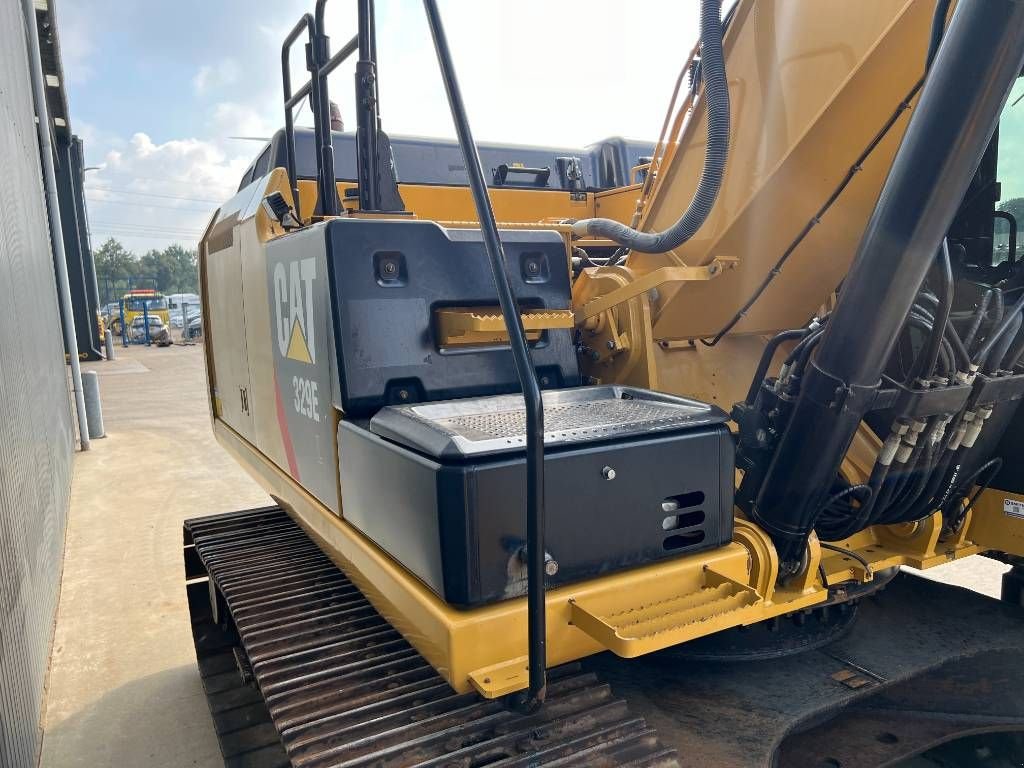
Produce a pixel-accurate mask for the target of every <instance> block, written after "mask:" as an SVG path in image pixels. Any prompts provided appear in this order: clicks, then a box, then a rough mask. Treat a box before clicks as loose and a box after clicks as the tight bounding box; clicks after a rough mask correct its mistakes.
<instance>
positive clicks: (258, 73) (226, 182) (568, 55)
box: [62, 0, 697, 251]
mask: <svg viewBox="0 0 1024 768" xmlns="http://www.w3.org/2000/svg"><path fill="white" fill-rule="evenodd" d="M74 5H75V4H73V3H71V4H66V5H65V6H62V8H65V9H68V8H71V7H73V6H74ZM310 5H311V3H310V0H292V2H288V3H287V4H286V5H285V6H280V5H278V6H275V7H274V8H273V9H267V10H266V12H265V13H263V15H262V18H261V22H262V23H261V24H256V23H254V22H253V21H252V20H250V21H249V22H248V26H245V27H242V26H240V27H238V28H235V29H233V30H229V31H227V32H225V35H226V37H227V39H226V42H225V47H224V48H223V49H222V50H226V51H230V52H231V57H230V58H223V59H220V60H216V59H211V60H206V61H203V60H202V59H199V60H196V59H192V60H189V59H188V58H187V52H186V51H184V50H183V52H182V61H183V62H184V63H183V70H182V71H184V73H185V75H184V78H185V80H186V85H188V84H189V83H190V84H191V88H192V93H193V94H194V95H195V96H196V97H197V98H196V99H195V100H193V101H192V102H191V103H184V104H180V105H176V106H175V108H176V109H179V110H183V111H184V112H186V113H188V117H189V122H187V123H184V124H185V125H188V126H190V127H189V129H188V131H187V134H186V135H184V136H182V135H179V136H177V137H174V138H172V139H171V140H163V136H164V135H165V134H162V133H161V129H160V127H159V125H157V124H151V125H153V126H154V127H153V128H152V129H151V130H150V131H149V132H146V133H143V132H139V133H134V134H132V133H131V131H133V130H135V129H137V128H144V127H147V124H146V123H145V122H141V118H140V122H139V123H136V124H131V125H127V126H125V128H124V129H121V128H114V129H113V130H114V131H115V132H114V133H103V132H102V131H99V130H95V129H94V128H93V127H92V126H85V125H84V124H83V123H82V122H81V121H76V129H77V130H78V132H79V133H80V134H84V135H86V138H87V142H86V147H87V151H88V152H89V154H90V155H91V156H92V157H93V158H96V159H100V158H102V159H103V162H104V163H105V164H106V167H105V168H104V169H103V170H101V171H94V172H91V173H90V174H89V176H88V177H87V178H88V186H91V187H94V189H93V190H92V191H90V192H89V216H90V220H91V221H92V222H93V223H94V240H95V241H97V242H101V241H102V240H103V239H105V237H104V235H103V234H102V232H103V228H102V227H100V226H99V225H97V224H96V222H104V223H105V225H106V226H107V227H108V230H107V231H111V230H113V231H117V232H118V233H119V234H117V236H118V237H119V238H120V239H122V240H123V241H124V242H125V245H126V246H128V247H129V248H132V249H133V250H136V251H144V250H146V249H147V248H150V247H165V246H166V245H167V244H168V243H169V242H171V240H170V239H168V238H173V237H176V236H178V235H179V233H180V238H179V239H180V240H181V242H183V243H185V244H194V243H195V241H196V240H198V236H199V235H198V234H197V232H198V231H199V230H202V229H203V227H204V226H205V224H206V222H207V220H208V218H209V215H210V214H211V213H212V211H213V210H214V209H215V208H216V207H217V204H216V203H210V202H202V201H206V200H218V201H223V200H227V199H228V198H230V197H231V196H232V195H233V193H234V190H235V189H236V187H237V185H238V180H239V179H240V178H241V175H242V173H243V172H244V170H245V168H246V167H247V166H248V164H249V163H250V162H251V161H252V159H253V158H254V157H255V155H256V153H257V152H258V151H259V149H260V145H259V144H257V143H256V142H250V141H236V140H232V139H230V138H229V137H232V136H258V137H262V136H270V135H272V134H273V132H274V131H275V130H276V129H278V128H279V127H280V126H281V125H282V122H283V116H282V107H281V83H280V76H281V75H280V63H279V59H278V57H277V56H276V52H277V51H279V50H280V44H281V41H282V40H283V38H284V36H285V35H286V34H287V32H288V31H289V30H290V29H291V28H292V25H293V23H294V20H295V19H297V18H298V17H299V16H300V15H301V14H302V13H305V12H307V11H308V10H309V8H310ZM355 6H356V4H355V3H329V4H328V5H327V13H328V33H329V34H330V35H331V39H332V43H333V46H334V48H335V50H336V49H337V48H338V47H339V46H340V45H341V44H342V43H343V42H344V41H345V40H347V39H348V37H349V36H350V35H351V34H352V32H354V31H355V28H356V24H355V17H354V16H355V14H354V9H355ZM441 9H442V14H443V16H444V20H445V24H446V31H447V33H448V38H449V41H450V43H451V47H452V51H453V55H454V57H455V65H456V68H457V70H458V74H459V79H460V82H461V85H462V90H463V94H464V97H465V100H466V104H467V107H468V110H469V117H470V120H471V122H472V124H473V129H474V133H475V135H476V137H477V138H478V139H479V140H484V141H487V140H491V141H503V142H514V143H524V144H530V143H534V144H547V145H563V146H570V147H572V146H578V147H582V146H583V145H586V144H589V143H591V142H594V141H598V140H600V139H602V138H604V137H606V136H611V135H626V136H632V137H639V138H649V139H654V138H656V137H657V133H658V131H659V130H660V128H661V121H662V118H663V110H664V109H665V107H666V106H667V101H668V98H669V96H670V95H671V90H672V86H673V85H674V82H675V78H676V75H677V74H678V71H679V67H681V66H682V64H683V62H684V59H685V57H686V54H687V52H688V51H689V49H690V46H691V45H692V43H693V41H694V40H695V39H696V36H697V3H695V2H688V3H672V4H669V3H665V2H664V1H663V0H637V1H636V2H633V3H628V4H622V3H621V2H619V1H618V0H614V1H613V0H559V2H554V3H553V2H550V1H549V0H520V2H517V3H504V2H500V1H499V0H478V2H475V3H464V2H456V0H443V2H442V3H441ZM377 10H378V23H377V34H378V46H379V65H380V93H381V115H382V119H383V125H384V128H385V130H387V131H388V132H389V133H391V134H393V135H394V134H416V135H426V136H453V135H454V131H453V129H452V126H451V118H450V115H449V110H448V104H447V100H446V98H445V95H444V90H443V87H442V84H441V79H440V75H439V73H438V67H437V59H436V57H435V54H434V51H433V47H432V44H431V42H430V35H429V30H428V28H427V25H426V20H425V18H424V15H423V10H422V7H421V6H420V5H419V4H413V3H410V2H409V0H379V2H378V3H377ZM67 15H68V16H70V15H71V14H67ZM79 15H80V14H79ZM69 26H70V25H68V24H63V25H62V31H63V34H64V35H65V37H69V36H70V33H69V32H68V31H66V30H68V27H69ZM524 30H528V31H529V30H532V31H533V32H529V33H528V34H523V31H524ZM538 30H544V31H546V32H547V33H549V34H548V36H547V37H543V36H542V37H541V38H537V37H536V35H535V34H534V32H537V31H538ZM87 32H88V28H87V27H83V28H82V30H81V36H80V38H79V39H77V40H75V41H73V42H72V47H73V48H74V47H75V46H77V48H75V50H76V54H75V55H76V56H78V60H79V61H80V62H81V63H82V64H84V65H86V66H87V64H88V57H89V56H91V55H95V52H93V51H92V50H91V49H90V47H89V39H90V38H89V35H88V34H87ZM538 40H542V41H543V42H537V41H538ZM302 49H303V44H302V41H299V42H298V43H296V45H295V46H294V49H293V56H292V77H293V86H294V87H296V88H297V87H299V86H300V85H301V83H302V82H304V81H305V79H306V71H305V66H304V62H303V56H302ZM595 50H601V51H604V52H605V54H606V55H598V56H594V55H589V54H590V53H593V51H595ZM588 52H589V53H588ZM68 61H69V59H68V56H67V53H66V52H65V63H66V65H67V62H68ZM631 62H632V64H631ZM637 62H642V64H643V66H642V67H640V68H639V69H637V68H636V66H633V65H634V64H636V63H637ZM200 64H201V66H200ZM353 66H354V59H353V60H350V61H348V62H346V64H345V65H344V66H343V67H341V68H340V69H339V70H338V71H337V72H336V73H335V75H334V76H333V77H332V78H331V98H332V99H333V100H335V101H337V102H338V103H339V104H340V105H341V109H342V114H343V115H344V117H345V121H346V124H347V125H348V126H349V128H350V129H351V128H353V127H354V123H355V119H354V115H355V110H354V94H353V87H352V82H353V79H352V73H353ZM188 73H193V75H192V77H191V78H189V77H188ZM296 112H299V113H300V117H299V118H298V122H299V124H308V123H309V120H310V114H309V108H308V106H304V107H303V108H302V109H301V110H296ZM85 131H89V133H88V134H85ZM154 136H156V137H159V138H158V140H154V138H153V137H154ZM91 164H94V165H98V164H99V163H97V162H95V161H91ZM100 186H105V187H107V188H108V189H117V190H122V191H128V192H131V193H132V194H131V195H128V194H124V193H123V192H122V193H116V192H110V191H108V192H104V191H103V190H99V189H95V187H100ZM141 193H151V194H159V195H163V196H164V197H147V196H144V195H143V194H141ZM177 198H191V199H188V200H184V199H177ZM117 225H119V226H120V229H118V228H117ZM125 225H128V226H125ZM146 227H149V228H151V231H150V233H149V236H147V235H146V232H145V229H146ZM125 233H130V234H125ZM136 233H138V234H136Z"/></svg>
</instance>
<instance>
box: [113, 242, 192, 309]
mask: <svg viewBox="0 0 1024 768" xmlns="http://www.w3.org/2000/svg"><path fill="white" fill-rule="evenodd" d="M93 260H94V262H95V265H96V283H97V287H98V288H99V294H100V303H101V304H107V303H109V302H113V301H117V300H118V299H120V298H121V296H123V295H124V292H125V291H126V290H128V289H129V288H156V289H157V290H158V291H161V292H162V293H165V294H167V293H198V292H199V271H198V269H197V267H196V251H195V249H192V248H184V247H182V246H180V245H171V246H168V247H167V248H164V249H163V250H162V251H158V250H156V249H155V248H154V249H151V250H149V251H147V252H146V253H144V254H142V255H141V256H139V255H138V254H136V253H133V252H132V251H129V250H128V249H127V248H125V247H124V246H123V245H122V244H121V243H120V242H119V241H118V240H116V239H115V238H113V237H111V238H108V239H107V241H106V242H105V243H103V245H101V246H100V247H99V248H98V249H96V250H94V251H93Z"/></svg>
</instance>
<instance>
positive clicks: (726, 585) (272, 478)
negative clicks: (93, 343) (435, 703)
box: [214, 419, 1024, 698]
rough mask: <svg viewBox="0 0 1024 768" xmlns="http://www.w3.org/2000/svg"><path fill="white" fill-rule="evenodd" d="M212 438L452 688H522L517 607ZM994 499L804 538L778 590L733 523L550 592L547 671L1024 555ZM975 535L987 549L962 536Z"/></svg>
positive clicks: (757, 541)
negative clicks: (443, 593) (698, 545)
mask: <svg viewBox="0 0 1024 768" xmlns="http://www.w3.org/2000/svg"><path fill="white" fill-rule="evenodd" d="M214 433H215V435H216V437H217V439H218V441H219V442H220V443H221V445H223V446H224V447H225V448H226V449H227V450H228V451H229V452H231V453H232V454H233V455H234V456H235V457H236V458H237V459H238V460H239V463H240V464H241V465H242V466H243V467H245V468H246V469H247V470H248V471H249V472H250V473H251V474H252V475H253V477H254V478H255V479H256V480H257V481H258V482H259V483H260V484H261V485H262V486H263V487H264V488H265V489H266V490H267V492H268V493H269V494H270V495H271V496H273V497H274V498H275V499H276V500H277V501H278V502H279V503H280V504H281V505H282V506H283V507H284V508H285V509H286V510H287V511H288V512H289V513H290V514H291V515H292V516H293V517H294V518H295V519H296V520H297V521H298V522H299V523H300V524H301V525H302V526H303V528H305V530H306V531H307V532H308V533H309V534H310V535H311V536H313V537H314V538H315V539H316V540H317V542H318V543H319V544H320V546H321V547H323V549H324V550H325V551H326V552H327V553H328V554H329V555H330V556H331V557H332V559H334V561H335V562H336V563H337V564H338V566H339V567H340V568H341V569H342V570H343V571H344V572H345V574H346V575H347V576H348V577H349V578H350V579H351V580H352V581H353V582H354V583H355V584H356V586H357V587H358V588H359V589H360V590H361V591H362V592H363V593H364V594H365V595H366V596H367V598H369V600H370V602H371V603H373V605H374V607H375V608H376V609H377V610H378V611H380V613H381V614H382V615H383V616H384V617H385V618H386V619H387V620H388V621H389V622H390V623H391V624H393V625H394V626H395V627H396V628H397V629H398V630H399V631H400V632H401V633H402V634H403V635H404V636H405V638H406V639H407V640H408V641H409V642H410V643H411V644H412V645H413V646H414V647H415V648H416V649H417V650H418V651H419V652H420V653H421V654H423V656H424V657H425V658H426V659H427V660H428V661H429V662H430V663H431V664H432V665H433V666H434V667H435V668H436V669H437V670H438V672H439V673H440V674H441V675H442V676H443V677H444V678H445V679H446V680H447V681H448V682H449V683H450V684H451V685H452V687H453V688H455V689H456V690H458V691H460V692H466V691H470V690H472V689H476V690H477V691H479V692H480V693H481V694H482V695H484V696H486V697H489V698H493V697H497V696H503V695H505V694H508V693H512V692H514V691H517V690H521V689H523V688H525V687H526V685H527V674H526V624H527V619H526V600H525V598H519V599H513V600H507V601H504V602H501V603H498V604H495V605H490V606H486V607H483V608H476V609H473V610H458V609H455V608H453V607H451V606H449V605H448V604H446V603H445V602H444V601H442V600H441V599H440V598H438V596H437V595H435V594H434V593H433V592H431V591H430V590H429V589H428V588H427V587H425V586H424V585H423V584H422V583H421V582H420V581H418V580H417V579H416V578H415V577H414V576H412V575H411V574H409V573H408V572H407V571H406V570H405V569H403V568H402V567H401V566H400V565H399V564H398V563H396V562H395V561H394V560H392V559H391V558H390V557H389V556H388V555H387V554H385V553H384V552H383V551H382V550H381V549H379V548H378V547H377V546H376V545H374V544H373V543H372V542H370V541H369V540H368V539H366V538H365V537H364V536H363V535H362V534H360V533H359V532H358V531H357V530H356V529H355V528H353V527H352V526H351V525H349V524H348V523H347V522H345V520H344V519H343V518H339V517H338V516H337V515H336V514H334V513H333V512H331V510H329V509H328V508H327V507H326V506H324V505H323V504H321V503H320V502H319V501H317V500H316V499H315V498H314V497H313V496H311V495H310V494H308V493H307V492H306V491H305V490H304V489H303V488H302V487H301V486H299V485H298V484H297V483H296V482H295V481H294V480H293V479H292V478H291V477H289V476H288V475H287V474H285V473H284V472H282V471H281V470H280V469H279V468H278V467H277V466H276V465H274V464H273V463H272V462H271V461H269V460H268V459H266V457H264V456H263V455H262V454H261V453H259V451H257V450H256V449H255V448H254V447H253V446H252V445H251V444H250V443H249V442H247V441H246V440H244V439H243V438H242V437H240V436H239V435H238V434H237V433H236V432H235V431H234V430H232V429H231V428H230V427H228V426H226V425H225V424H224V423H223V422H222V421H220V420H219V419H218V420H215V422H214ZM996 495H1000V494H998V492H994V491H989V492H986V494H983V497H982V499H981V501H980V503H979V505H978V509H977V510H976V511H975V512H974V513H973V514H972V515H971V517H973V521H972V520H968V522H967V523H966V524H965V525H964V526H963V527H962V529H961V532H960V534H959V535H958V536H956V537H954V538H951V539H949V540H940V525H939V521H938V519H937V516H936V517H935V518H930V519H928V520H926V521H924V522H921V523H917V524H913V525H905V526H889V527H877V528H872V529H868V530H865V531H862V532H860V533H858V534H856V535H855V536H853V537H851V538H850V539H848V540H846V541H845V542H841V543H840V544H839V546H840V547H842V548H845V549H848V550H852V551H853V552H855V553H856V555H857V556H859V557H855V556H853V555H847V554H844V553H843V552H836V551H833V550H831V549H825V548H822V547H821V546H820V545H819V543H818V541H817V540H816V539H815V538H813V537H812V539H811V543H810V548H809V567H808V568H807V569H806V570H805V575H804V576H803V577H800V578H798V579H796V580H793V581H791V582H789V583H787V584H786V586H784V587H781V586H778V585H777V584H776V579H777V576H778V560H777V558H776V555H775V550H774V548H773V547H772V544H771V542H770V540H769V539H768V537H767V536H766V535H765V534H764V533H763V532H762V531H761V530H760V529H759V528H757V526H755V525H753V524H752V523H750V522H749V521H747V520H744V519H739V518H738V519H737V520H736V528H735V533H734V536H733V541H732V543H731V544H728V545H726V546H724V547H721V548H719V549H715V550H711V551H708V552H701V553H697V554H693V555H689V556H684V557H680V558H677V559H673V560H668V561H665V562H661V563H657V564H654V565H648V566H644V567H641V568H636V569H633V570H629V571H622V572H619V573H615V574H612V575H609V576H602V577H600V578H596V579H592V580H590V581H587V582H584V583H581V584H573V585H570V586H566V587H560V588H558V589H553V590H551V591H549V592H548V593H547V650H548V658H547V662H548V664H550V665H558V664H563V663H566V662H570V661H573V660H576V659H580V658H583V657H585V656H589V655H591V654H594V653H599V652H601V651H604V650H610V651H612V652H614V653H616V654H618V655H619V656H623V657H627V658H628V657H635V656H641V655H644V654H647V653H651V652H654V651H657V650H661V649H663V648H667V647H670V646H673V645H678V644H679V643H683V642H686V641H688V640H693V639H695V638H698V637H702V636H704V635H709V634H713V633H715V632H718V631H721V630H725V629H729V628H731V627H736V626H741V625H747V624H753V623H756V622H759V621H763V620H765V619H770V618H772V617H775V616H780V615H784V614H788V613H792V612H794V611H800V610H804V609H808V608H812V607H813V606H815V605H816V604H818V603H821V602H823V601H824V600H826V598H827V595H828V590H827V588H826V587H825V586H824V585H823V583H822V581H821V574H822V573H823V574H824V575H825V577H826V579H827V581H828V583H829V584H832V585H836V584H839V583H841V582H849V581H854V582H866V581H869V580H870V579H871V578H872V575H873V573H874V572H876V571H879V570H882V569H886V568H891V567H896V566H901V565H910V566H913V567H917V568H929V567H932V566H935V565H939V564H941V563H945V562H948V561H950V560H956V559H959V558H962V557H966V556H969V555H973V554H976V553H978V552H980V551H983V550H984V549H989V548H997V547H998V546H999V545H998V544H997V543H996V542H997V541H998V542H1006V541H1009V540H1012V542H1013V543H1014V545H1015V546H1014V547H1010V549H1011V550H1012V549H1021V551H1024V548H1021V547H1020V546H1019V545H1020V544H1021V543H1024V538H1022V537H1024V532H1022V531H1019V530H1012V529H1017V528H1024V523H1022V522H1021V521H1017V522H1016V525H1012V524H1011V523H1012V521H1010V520H1008V519H1006V518H1005V517H1004V516H1003V515H1002V514H1001V513H1002V502H1001V495H1000V499H996V498H995V496H996ZM975 531H977V532H978V533H979V534H981V536H978V537H977V538H979V539H980V540H981V541H983V542H985V543H984V544H982V543H978V542H977V541H973V540H972V539H971V538H969V537H968V534H969V533H974V532H975ZM999 548H1001V549H1006V547H1005V546H1002V547H999ZM860 560H864V561H866V563H867V567H865V565H864V563H862V562H860ZM819 564H820V566H821V568H819Z"/></svg>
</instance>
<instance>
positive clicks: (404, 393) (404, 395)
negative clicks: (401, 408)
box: [398, 389, 409, 400]
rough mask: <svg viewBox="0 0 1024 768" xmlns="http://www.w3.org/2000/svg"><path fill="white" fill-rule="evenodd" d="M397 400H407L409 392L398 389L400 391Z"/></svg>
mask: <svg viewBox="0 0 1024 768" xmlns="http://www.w3.org/2000/svg"><path fill="white" fill-rule="evenodd" d="M398 399H399V400H408V399H409V390H407V389H400V390H398Z"/></svg>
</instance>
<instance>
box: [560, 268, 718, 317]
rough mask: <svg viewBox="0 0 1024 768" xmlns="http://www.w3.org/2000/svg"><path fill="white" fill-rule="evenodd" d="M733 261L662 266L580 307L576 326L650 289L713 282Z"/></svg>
mask: <svg viewBox="0 0 1024 768" xmlns="http://www.w3.org/2000/svg"><path fill="white" fill-rule="evenodd" d="M736 261H737V260H736V259H732V258H726V257H719V258H716V259H715V260H714V261H712V262H710V263H709V264H705V265H703V266H700V267H688V266H685V265H679V266H672V267H662V268H661V269H656V270H654V271H653V272H648V273H647V274H646V275H644V276H642V277H638V278H636V279H635V280H633V281H631V282H630V283H627V284H626V285H623V286H622V287H621V288H616V289H615V290H614V291H612V292H611V293H606V294H604V295H603V296H598V297H597V298H596V299H592V300H591V301H588V302H587V303H586V304H584V305H583V306H582V307H580V308H579V309H577V310H576V311H575V313H576V324H577V325H579V324H580V323H582V322H583V321H584V320H587V319H588V318H591V317H594V316H595V315H599V314H601V313H602V312H605V311H607V310H609V309H611V308H612V307H615V306H617V305H619V304H622V303H623V302H626V301H629V300H630V299H632V298H634V297H636V296H639V295H641V294H643V293H647V291H650V290H652V289H653V288H659V287H661V286H663V285H665V284H666V283H686V282H690V281H693V280H713V279H714V278H716V277H718V276H719V275H720V274H722V272H724V271H725V269H726V267H727V266H733V265H735V263H736Z"/></svg>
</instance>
